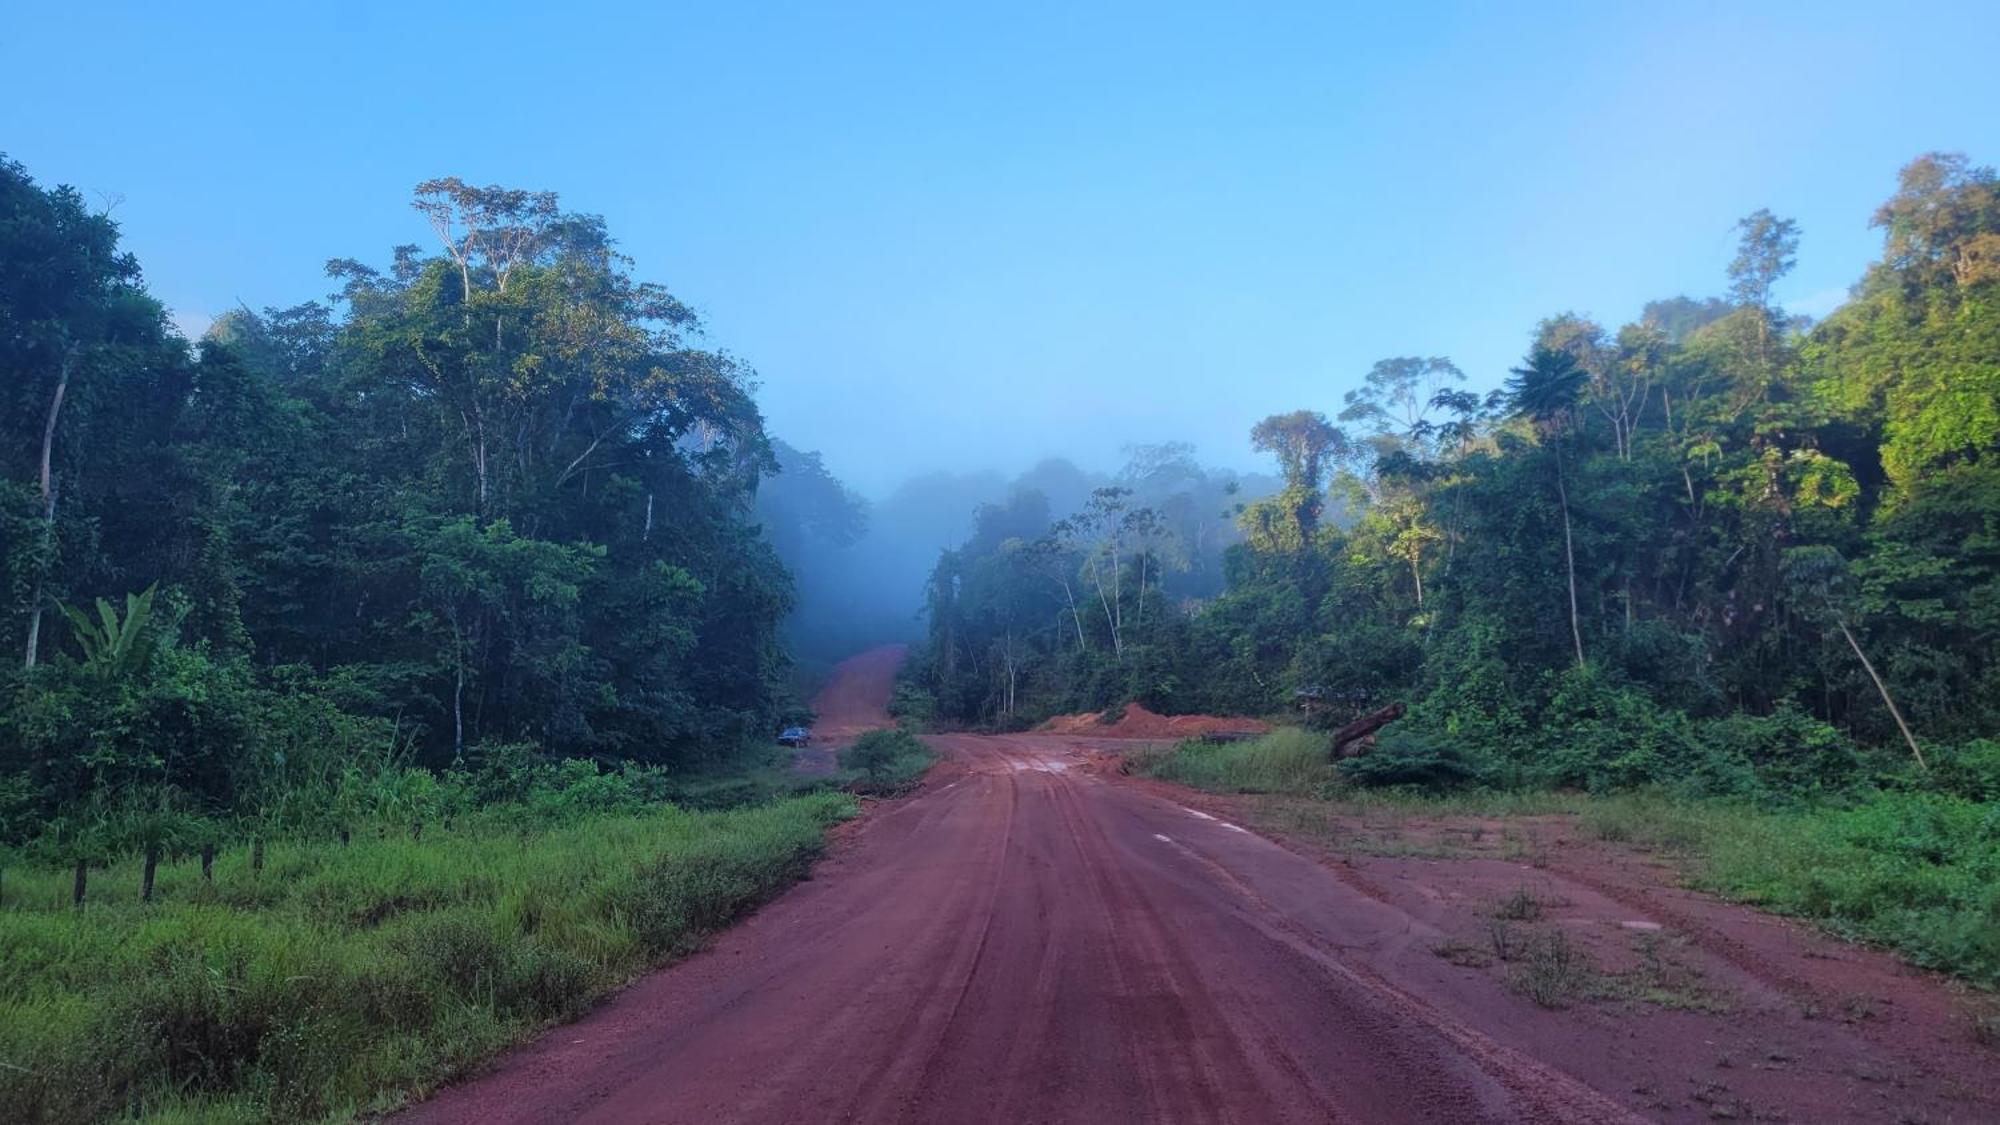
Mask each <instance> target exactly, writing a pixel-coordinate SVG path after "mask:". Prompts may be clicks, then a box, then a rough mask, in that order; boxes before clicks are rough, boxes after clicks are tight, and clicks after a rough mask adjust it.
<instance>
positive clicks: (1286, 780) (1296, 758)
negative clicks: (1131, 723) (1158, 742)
mask: <svg viewBox="0 0 2000 1125" xmlns="http://www.w3.org/2000/svg"><path fill="white" fill-rule="evenodd" d="M1138 764H1139V766H1140V768H1141V769H1142V770H1144V772H1146V773H1149V774H1151V775H1152V776H1154V777H1157V778H1160V779H1162V780H1165V781H1173V782H1178V783H1180V784H1182V785H1186V786H1190V787H1192V788H1195V789H1207V790H1210V791H1212V792H1217V793H1288V794H1293V795H1297V796H1318V795H1322V794H1325V793H1327V792H1329V791H1330V790H1331V789H1332V788H1333V787H1335V786H1336V785H1337V784H1338V775H1337V773H1336V772H1335V770H1334V768H1333V764H1332V763H1331V762H1330V761H1329V760H1328V758H1327V747H1326V737H1325V736H1324V735H1319V734H1314V733H1313V732H1311V731H1305V730H1300V729H1298V728H1297V727H1282V728H1279V729H1278V730H1274V731H1272V732H1271V733H1269V734H1266V735H1262V736H1260V737H1257V738H1253V739H1249V740H1246V741H1243V742H1222V743H1207V742H1201V741H1199V740H1189V741H1186V742H1182V743H1180V744H1178V745H1176V746H1175V747H1173V749H1172V750H1170V751H1167V752H1166V753H1164V754H1156V755H1153V756H1151V757H1150V758H1147V759H1144V760H1142V761H1141V762H1139V763H1138Z"/></svg>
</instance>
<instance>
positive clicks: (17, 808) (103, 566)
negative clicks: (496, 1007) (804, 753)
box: [0, 161, 860, 874]
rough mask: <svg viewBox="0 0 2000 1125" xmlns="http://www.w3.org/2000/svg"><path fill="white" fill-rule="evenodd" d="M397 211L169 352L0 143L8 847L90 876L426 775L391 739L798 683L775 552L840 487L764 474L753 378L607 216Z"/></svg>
mask: <svg viewBox="0 0 2000 1125" xmlns="http://www.w3.org/2000/svg"><path fill="white" fill-rule="evenodd" d="M415 206H416V209H417V210H418V212H420V213H421V214H422V215H423V216H424V217H425V218H426V219H427V220H428V221H429V222H430V224H431V226H432V227H433V229H434V230H435V232H436V234H437V236H438V246H439V247H440V250H439V252H437V253H434V254H426V253H424V252H423V251H422V250H420V249H419V248H418V247H415V246H401V247H397V248H396V249H395V251H394V254H393V264H391V265H390V266H389V267H387V268H386V269H377V268H374V267H371V266H369V265H366V264H363V263H361V262H359V261H355V260H348V259H343V260H339V261H335V262H333V263H331V264H330V265H329V266H328V273H329V275H330V276H331V277H333V278H334V280H335V282H336V284H337V285H338V286H339V290H340V291H339V293H338V294H336V295H335V296H334V297H333V298H331V300H330V303H327V304H308V305H303V306H300V307H298V308H292V309H284V310H270V311H267V312H266V313H264V314H262V315H258V314H253V313H251V312H250V311H248V310H247V309H245V310H240V311H238V312H235V313H232V314H230V315H228V316H226V317H224V318H223V319H222V320H221V321H220V322H218V323H217V324H216V326H215V327H214V328H213V329H212V330H211V331H210V332H209V334H208V335H207V336H206V337H205V338H204V339H202V340H201V341H200V342H199V345H198V346H195V347H190V346H189V345H188V343H187V342H186V341H184V340H182V339H181V338H180V337H179V336H178V335H177V334H176V332H175V331H174V330H173V329H172V328H171V327H170V326H169V325H168V323H167V320H166V318H165V316H164V313H163V310H162V308H161V306H160V305H159V304H158V303H157V302H156V301H154V300H153V299H152V298H151V297H150V296H148V295H147V293H146V291H145V289H144V287H143V284H142V281H141V277H140V274H139V268H138V265H137V263H136V262H134V261H133V260H132V258H131V257H130V256H129V255H126V254H123V253H121V252H120V251H119V249H118V239H117V230H116V228H115V226H114V225H113V224H112V223H111V222H110V221H109V219H107V218H106V217H105V216H103V215H100V214H94V213H92V212H91V211H89V210H88V209H87V208H86V207H85V206H84V203H83V201H82V199H81V198H80V197H79V196H78V194H77V193H76V192H75V191H73V190H70V189H68V188H59V189H55V190H45V189H43V188H41V187H39V186H37V185H36V184H35V183H34V182H33V181H32V180H30V179H29V177H28V175H27V174H26V173H25V172H24V171H23V170H22V169H21V168H20V167H19V166H18V165H15V164H12V163H9V162H5V161H0V370H4V371H5V373H6V382H5V386H4V390H0V436H4V440H0V648H4V650H5V651H7V652H9V653H11V654H12V656H11V658H9V659H7V660H6V661H4V662H0V699H4V706H3V707H0V846H5V845H14V846H22V847H27V848H29V849H30V850H31V851H33V852H34V853H36V854H37V855H39V856H40V857H42V858H46V859H49V860H52V861H60V862H65V863H78V864H82V865H83V870H84V872H85V873H86V874H87V870H88V868H89V867H90V866H91V865H96V864H101V863H104V862H108V861H110V860H111V859H113V858H114V857H117V856H120V855H125V854H128V853H145V854H147V855H149V856H152V857H153V861H154V862H157V860H158V859H159V858H160V857H162V856H165V857H169V858H170V857H171V856H172V855H174V854H176V853H184V852H187V851H189V850H190V849H194V848H198V847H201V846H204V845H212V844H214V843H215V842H217V841H219V840H223V839H229V838H235V839H243V838H249V837H253V836H255V837H264V836H269V835H272V834H274V833H286V832H293V833H301V832H302V833H308V834H310V833H326V832H335V831H340V830H343V829H344V827H345V821H346V820H347V819H350V814H351V812H352V811H353V810H355V809H358V808H361V807H364V806H367V807H373V806H375V805H379V804H382V803H383V802H390V803H394V802H397V801H416V800H420V799H426V798H423V797H422V795H421V794H415V795H413V792H409V791H406V790H411V789H412V787H414V788H415V789H421V788H423V786H424V785H425V784H428V785H430V786H431V787H432V788H435V787H436V786H437V784H438V779H437V778H436V777H435V776H432V777H430V779H429V781H428V782H424V781H422V780H419V774H417V773H412V772H410V771H408V770H406V769H404V768H403V767H404V766H406V765H412V764H414V765H419V766H424V767H429V768H430V769H433V770H436V769H443V768H446V767H457V766H467V767H482V768H483V767H484V766H485V765H487V764H488V763H489V762H490V761H491V760H492V759H493V758H494V757H495V755H499V756H503V757H504V756H509V755H512V756H519V755H520V754H523V753H526V754H527V755H529V756H530V757H533V756H535V755H543V756H547V757H549V758H552V759H560V758H593V759H596V760H597V761H599V762H603V763H607V764H616V763H621V762H623V763H644V764H648V765H654V766H663V767H668V768H671V769H675V770H683V771H685V770H689V769H701V768H711V767H713V765H714V764H715V763H716V762H717V761H719V760H723V759H728V758H729V757H730V756H732V755H734V754H736V753H737V752H738V751H739V749H740V748H742V747H743V746H745V745H746V744H750V743H755V742H761V741H764V740H766V739H768V737H769V735H770V734H771V732H772V731H773V730H775V729H776V727H777V725H778V724H779V723H780V722H781V721H783V720H785V719H788V718H796V717H798V710H799V709H798V708H797V707H796V705H795V704H793V703H792V701H791V684H790V682H789V678H788V658H787V656H786V653H785V649H784V645H783V643H782V636H781V632H780V630H781V627H782V624H783V621H784V619H785V617H786V614H787V613H788V611H789V610H790V608H791V606H792V594H791V579H790V576H789V575H788V574H787V572H786V570H785V568H784V566H783V565H782V563H781V562H780V559H779V552H780V551H785V552H790V553H793V554H798V553H801V552H800V549H799V544H801V543H803V542H805V541H807V540H809V539H812V538H813V537H819V538H827V537H832V538H835V539H837V538H839V537H841V536H843V535H845V536H851V535H852V534H853V524H854V523H855V521H858V520H859V518H860V512H859V510H858V508H856V507H855V506H854V504H853V502H852V499H851V497H849V496H848V495H847V494H846V493H845V492H844V490H841V489H840V488H839V486H838V484H837V482H831V481H830V478H827V477H826V476H825V474H824V471H823V470H822V469H820V467H819V465H818V463H817V460H816V458H813V457H812V456H811V455H809V454H797V453H795V452H792V451H790V450H781V452H783V453H785V454H786V455H787V456H788V457H789V458H790V459H791V460H792V461H793V462H794V464H793V466H792V467H794V468H795V469H797V471H798V472H797V476H798V478H799V483H798V484H797V485H791V484H790V482H789V480H788V482H787V485H788V489H789V491H781V494H780V495H779V496H778V497H776V498H775V499H767V502H766V504H765V507H764V509H763V510H762V511H761V512H760V511H758V510H757V509H756V507H755V505H756V501H757V493H758V489H759V485H760V482H761V481H762V480H763V479H764V478H765V477H766V476H767V475H769V474H770V473H772V472H773V471H775V470H776V469H777V467H778V465H777V462H776V459H775V456H774V449H775V448H777V447H775V446H774V444H773V442H772V441H771V440H770V439H769V438H768V437H767V436H766V434H765V432H764V428H763V424H762V420H761V418H760V416H759V413H758V410H757V407H756V405H755V403H754V402H753V400H752V398H751V387H750V383H749V379H748V373H747V372H746V371H745V370H743V369H742V368H741V367H740V366H739V365H738V364H737V363H736V362H735V361H734V360H732V359H731V358H729V357H728V356H727V355H725V354H722V353H720V352H717V351H713V350H708V349H706V348H704V347H702V346H700V344H699V332H700V326H699V324H698V323H697V322H696V319H695V317H694V316H693V314H692V313H691V312H690V311H689V310H688V309H687V308H686V307H685V306H683V305H682V304H681V303H680V302H679V301H678V300H676V299H675V298H674V297H673V296H672V295H671V294H670V293H668V292H667V291H666V290H664V289H662V288H661V287H659V286H657V285H653V284H650V283H646V282H641V281H637V280H635V279H634V278H632V277H631V276H630V275H629V273H628V272H627V271H628V266H629V263H628V262H627V261H626V260H625V259H623V258H622V257H620V256H619V255H618V253H617V252H616V251H615V249H614V245H613V243H612V240H611V238H610V236H609V234H608V232H607V231H606V230H605V229H604V226H603V224H602V222H601V221H600V220H598V219H596V218H594V217H591V216H587V215H578V214H572V213H568V212H565V211H562V210H561V209H559V207H558V206H557V201H556V199H555V197H554V196H553V195H550V194H546V193H529V192H520V191H509V190H504V189H500V188H485V189H480V188H473V187H469V186H467V185H465V184H463V183H461V182H460V181H458V180H456V179H445V180H436V181H432V182H429V183H426V184H423V185H420V186H419V187H418V189H417V193H416V201H415ZM829 488H830V489H832V490H833V496H832V500H831V511H832V513H833V514H832V515H831V516H829V515H828V514H827V511H828V506H829V501H828V500H827V498H826V497H824V496H821V495H819V492H824V491H826V490H827V489H829ZM815 489H818V490H819V491H818V492H815V491H814V490H815ZM800 497H803V499H799V498H800ZM788 498H790V502H787V501H788ZM843 521H844V522H843ZM523 746H526V747H527V749H526V750H525V751H524V750H522V747H523ZM585 768H588V769H591V770H593V771H594V770H595V768H596V767H594V766H590V765H589V763H588V762H586V763H585ZM371 787H374V788H371Z"/></svg>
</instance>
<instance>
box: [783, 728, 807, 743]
mask: <svg viewBox="0 0 2000 1125" xmlns="http://www.w3.org/2000/svg"><path fill="white" fill-rule="evenodd" d="M811 743H812V732H811V731H809V730H807V729H806V728H804V727H786V728H785V729H784V730H781V731H779V732H778V744H779V745H780V746H801V747H803V746H808V745H811Z"/></svg>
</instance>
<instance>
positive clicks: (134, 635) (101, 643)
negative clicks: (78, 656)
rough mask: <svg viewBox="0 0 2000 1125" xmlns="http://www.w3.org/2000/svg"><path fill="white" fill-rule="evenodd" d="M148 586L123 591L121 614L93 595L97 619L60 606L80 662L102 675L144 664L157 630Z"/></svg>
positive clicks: (110, 675)
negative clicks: (137, 590)
mask: <svg viewBox="0 0 2000 1125" xmlns="http://www.w3.org/2000/svg"><path fill="white" fill-rule="evenodd" d="M155 589H156V587H154V586H148V587H146V588H145V590H143V591H141V592H140V593H137V594H127V595H125V615H124V617H123V618H122V619H121V618H120V617H119V615H118V609H117V607H116V606H113V605H112V604H111V603H110V602H108V601H106V600H104V599H103V598H99V599H97V620H95V621H93V620H91V618H90V615H89V614H87V613H84V612H83V611H82V610H80V609H77V608H76V607H75V606H71V605H64V606H62V611H63V616H64V617H67V618H69V624H70V631H71V633H72V634H73V635H74V636H75V637H76V643H77V645H78V647H80V648H82V649H83V666H84V667H85V668H87V669H89V670H91V671H93V672H95V673H97V674H99V675H102V676H104V677H106V678H116V677H120V676H124V675H128V674H130V673H132V672H136V671H138V670H139V669H141V668H143V667H145V666H146V662H147V661H148V660H150V659H151V658H152V655H153V651H154V649H155V648H157V647H158V642H159V631H158V630H157V629H155V628H154V627H153V594H154V591H155Z"/></svg>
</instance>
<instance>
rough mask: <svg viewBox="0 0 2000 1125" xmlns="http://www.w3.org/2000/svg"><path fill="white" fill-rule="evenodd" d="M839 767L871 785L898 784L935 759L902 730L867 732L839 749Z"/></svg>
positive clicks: (913, 736)
mask: <svg viewBox="0 0 2000 1125" xmlns="http://www.w3.org/2000/svg"><path fill="white" fill-rule="evenodd" d="M838 760H839V763H840V768H841V769H844V770H850V771H853V772H855V773H859V774H860V775H861V776H862V777H863V778H864V779H865V780H866V781H868V782H870V783H872V784H874V785H878V786H880V785H900V784H904V783H906V782H909V781H913V780H915V779H916V778H917V777H918V776H919V775H920V774H922V773H923V772H924V771H925V770H927V769H929V768H930V764H931V762H932V761H933V760H935V755H933V754H932V753H931V749H930V747H928V746H925V745H924V742H923V740H922V739H920V738H918V737H917V736H916V735H913V734H911V733H910V732H908V731H905V730H871V731H869V732H867V733H866V734H863V735H862V736H861V737H860V738H857V739H855V740H854V741H853V743H851V744H850V745H848V746H845V747H842V748H841V750H840V753H839V755H838Z"/></svg>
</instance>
